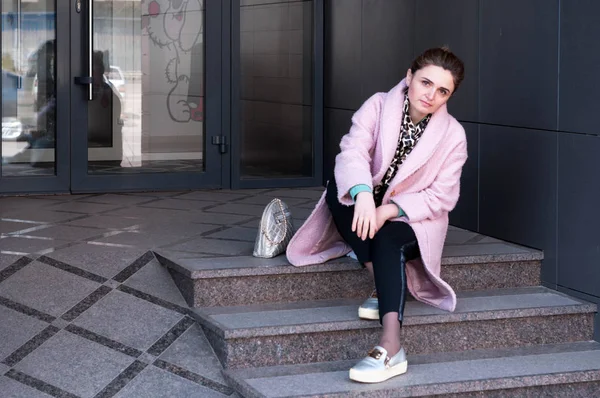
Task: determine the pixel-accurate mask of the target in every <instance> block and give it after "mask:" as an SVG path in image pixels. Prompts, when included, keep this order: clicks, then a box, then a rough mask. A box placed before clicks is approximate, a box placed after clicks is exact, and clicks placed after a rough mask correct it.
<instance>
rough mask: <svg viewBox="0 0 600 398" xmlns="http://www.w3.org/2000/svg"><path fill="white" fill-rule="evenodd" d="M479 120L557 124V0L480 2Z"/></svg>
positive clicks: (538, 126) (538, 125)
mask: <svg viewBox="0 0 600 398" xmlns="http://www.w3.org/2000/svg"><path fill="white" fill-rule="evenodd" d="M480 7H481V18H480V21H479V22H480V29H481V30H480V32H481V36H480V41H479V44H480V47H479V49H480V65H481V70H480V73H481V77H480V81H481V85H480V91H479V98H480V104H479V106H480V119H479V120H480V121H481V122H484V123H492V124H502V125H509V126H518V127H532V128H536V129H556V128H557V123H556V115H557V112H556V103H557V95H558V94H557V93H558V0H485V1H481V2H480Z"/></svg>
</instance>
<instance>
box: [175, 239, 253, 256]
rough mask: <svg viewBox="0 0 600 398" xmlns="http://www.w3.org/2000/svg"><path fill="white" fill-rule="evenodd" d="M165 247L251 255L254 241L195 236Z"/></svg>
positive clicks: (189, 250)
mask: <svg viewBox="0 0 600 398" xmlns="http://www.w3.org/2000/svg"><path fill="white" fill-rule="evenodd" d="M163 249H167V250H175V251H186V252H194V253H210V254H222V255H234V256H235V255H250V254H252V250H254V242H235V241H226V240H218V239H204V238H195V239H191V240H189V241H187V242H183V243H178V244H174V245H167V246H164V247H163Z"/></svg>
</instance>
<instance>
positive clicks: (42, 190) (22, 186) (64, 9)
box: [0, 1, 71, 195]
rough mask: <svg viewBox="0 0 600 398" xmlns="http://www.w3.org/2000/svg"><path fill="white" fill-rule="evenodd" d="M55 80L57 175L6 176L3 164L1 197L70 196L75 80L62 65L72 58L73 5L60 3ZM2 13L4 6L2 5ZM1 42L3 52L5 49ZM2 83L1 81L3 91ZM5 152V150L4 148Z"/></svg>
mask: <svg viewBox="0 0 600 398" xmlns="http://www.w3.org/2000/svg"><path fill="white" fill-rule="evenodd" d="M54 4H55V6H56V8H55V10H56V16H55V48H56V62H55V77H56V88H55V89H56V100H57V104H61V105H60V106H57V108H56V137H55V142H56V145H55V149H54V159H55V175H50V176H35V177H33V176H32V177H18V176H15V177H12V176H11V177H2V176H1V170H2V165H1V164H0V195H8V194H22V193H26V194H47V193H68V192H69V189H70V168H71V161H70V158H69V152H70V148H69V133H70V121H69V114H70V113H71V110H70V101H69V97H70V95H71V84H70V81H71V78H70V74H69V64H68V62H60V61H59V60H61V59H69V56H70V54H69V43H70V38H69V34H70V32H69V28H68V26H69V15H70V11H71V9H70V5H69V2H61V1H56V2H55V3H54ZM0 11H1V6H0ZM1 46H2V43H1V41H0V51H1V50H2V47H1ZM1 85H2V83H1V82H0V88H1ZM0 151H1V147H0Z"/></svg>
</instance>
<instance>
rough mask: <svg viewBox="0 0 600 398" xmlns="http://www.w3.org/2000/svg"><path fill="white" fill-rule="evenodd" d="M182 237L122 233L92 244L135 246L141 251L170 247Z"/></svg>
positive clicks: (161, 234)
mask: <svg viewBox="0 0 600 398" xmlns="http://www.w3.org/2000/svg"><path fill="white" fill-rule="evenodd" d="M183 239H184V237H182V236H177V235H175V236H173V235H168V234H165V233H152V234H148V233H144V232H128V231H125V232H121V233H119V234H116V235H110V236H107V237H102V238H98V239H93V240H92V241H91V242H100V243H113V244H119V245H129V246H135V247H137V248H140V249H146V250H149V249H152V248H155V247H159V246H164V245H169V244H172V243H175V242H177V241H180V240H183Z"/></svg>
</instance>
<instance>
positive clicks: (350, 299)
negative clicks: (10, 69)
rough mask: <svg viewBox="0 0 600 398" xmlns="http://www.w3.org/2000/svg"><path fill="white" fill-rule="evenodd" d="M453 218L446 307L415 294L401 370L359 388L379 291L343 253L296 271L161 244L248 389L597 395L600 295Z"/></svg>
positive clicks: (229, 368)
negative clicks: (356, 369) (588, 295)
mask: <svg viewBox="0 0 600 398" xmlns="http://www.w3.org/2000/svg"><path fill="white" fill-rule="evenodd" d="M473 235H476V234H473V233H472V232H469V231H464V230H460V229H457V228H453V227H452V228H451V230H450V232H449V235H448V239H447V244H448V246H447V247H446V248H445V252H444V257H443V262H442V264H443V269H442V277H443V278H444V279H445V280H446V281H448V282H449V283H450V285H451V286H453V287H454V288H455V290H456V291H457V295H458V305H457V308H456V311H455V312H453V313H448V312H445V311H441V310H438V309H436V308H433V307H430V306H427V305H424V304H422V303H420V302H417V301H415V300H411V299H409V301H408V302H407V304H406V310H405V317H406V319H405V322H404V328H403V339H404V342H405V343H404V346H405V348H406V350H407V353H408V356H409V358H408V359H409V370H408V372H407V373H406V374H405V375H402V376H399V377H396V378H393V379H391V380H389V381H387V382H384V383H380V384H374V385H364V384H360V383H355V382H352V381H350V380H349V379H348V369H349V368H350V367H351V366H352V365H353V364H354V363H355V362H356V361H357V360H358V359H360V358H362V357H364V356H365V355H366V352H367V351H368V350H369V349H370V348H372V347H373V345H375V344H376V343H377V341H378V336H379V332H380V325H379V323H378V322H376V321H364V320H360V319H359V318H358V316H357V309H358V306H359V305H360V303H361V302H362V301H363V300H364V299H365V298H366V297H367V296H368V295H369V293H370V291H371V290H372V286H373V285H372V281H370V280H369V275H368V274H367V271H366V270H364V269H362V267H361V266H360V265H359V264H358V263H357V262H356V261H354V260H352V259H350V258H348V257H346V258H342V259H338V260H335V261H331V262H328V263H327V264H322V265H316V266H307V267H301V268H296V267H292V266H290V265H289V263H288V262H287V261H286V259H285V256H279V257H277V258H274V259H270V260H263V259H257V258H254V257H251V256H238V257H220V258H189V259H185V258H177V257H173V256H171V255H169V254H166V253H157V258H158V259H159V261H160V262H161V263H162V264H163V265H164V266H166V267H167V268H168V269H169V271H170V272H171V275H172V277H173V279H174V280H175V282H176V284H177V285H178V286H179V288H180V290H181V292H182V293H183V295H184V297H185V299H186V300H187V302H188V304H189V305H190V306H191V307H193V309H192V314H193V316H194V317H195V319H196V320H197V322H198V323H199V324H200V325H201V326H202V328H203V330H204V332H205V334H206V337H207V338H208V340H209V341H210V343H211V345H212V347H213V349H214V351H215V353H216V355H217V357H218V358H219V360H220V361H221V363H222V364H223V367H224V368H225V369H226V370H225V377H226V380H227V381H228V382H229V384H230V385H231V387H233V388H234V389H235V390H236V391H237V392H238V394H239V395H241V396H243V397H325V396H326V397H352V396H361V397H388V396H390V397H391V396H394V397H408V396H435V395H438V396H449V397H454V396H456V397H458V396H460V397H479V396H486V397H488V396H490V397H496V396H498V397H500V396H502V397H506V396H511V397H523V396H536V397H537V396H552V397H555V396H569V397H570V396H580V397H595V396H600V343H597V342H594V341H592V336H593V321H594V315H595V312H596V305H595V304H590V303H586V302H583V301H581V300H578V299H574V298H572V297H569V296H566V295H564V294H562V293H559V292H556V291H553V290H550V289H547V288H545V287H542V286H540V279H539V275H540V267H541V261H542V258H543V255H542V253H541V252H538V251H534V250H530V249H527V248H522V247H518V246H515V245H512V244H508V243H505V242H502V241H498V240H495V239H492V238H487V237H483V236H479V238H477V239H475V241H477V244H460V243H458V244H457V243H456V242H464V241H465V240H466V238H469V239H470V240H469V242H471V241H473V239H472V236H473Z"/></svg>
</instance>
